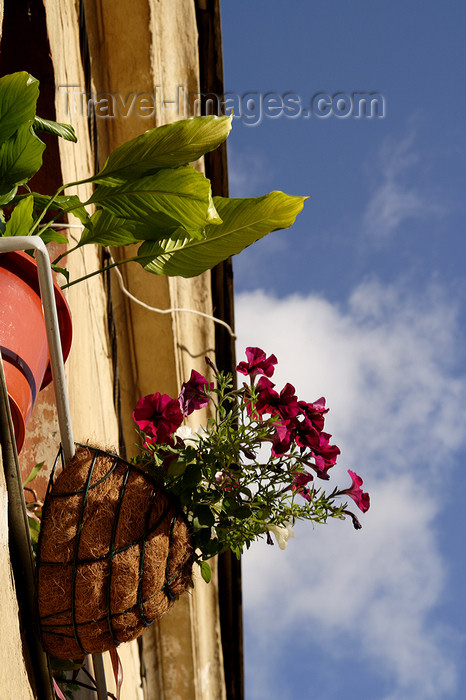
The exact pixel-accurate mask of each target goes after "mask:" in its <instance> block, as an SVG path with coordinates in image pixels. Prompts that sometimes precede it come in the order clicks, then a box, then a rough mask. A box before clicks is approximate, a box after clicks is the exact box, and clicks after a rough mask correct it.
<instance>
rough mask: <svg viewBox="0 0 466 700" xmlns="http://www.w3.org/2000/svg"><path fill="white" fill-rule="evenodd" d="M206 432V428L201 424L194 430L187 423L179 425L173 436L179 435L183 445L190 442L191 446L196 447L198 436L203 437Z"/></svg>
mask: <svg viewBox="0 0 466 700" xmlns="http://www.w3.org/2000/svg"><path fill="white" fill-rule="evenodd" d="M207 434H208V433H207V430H206V429H205V428H204V427H203V426H202V425H200V426H199V428H196V430H195V431H194V432H193V431H192V430H191V428H190V427H189V426H188V425H180V427H179V428H178V429H177V430H176V432H175V437H179V438H180V439H181V440H183V442H184V443H185V445H189V444H191V445H192V446H193V447H196V446H197V444H198V442H199V438H201V437H205V436H206V435H207Z"/></svg>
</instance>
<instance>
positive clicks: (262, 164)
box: [228, 144, 274, 197]
mask: <svg viewBox="0 0 466 700" xmlns="http://www.w3.org/2000/svg"><path fill="white" fill-rule="evenodd" d="M273 170H274V167H273V164H272V163H271V162H270V161H269V159H268V158H267V156H265V155H264V154H262V153H260V152H259V151H257V150H256V151H255V150H253V149H248V150H247V151H241V152H240V151H238V150H237V149H235V148H234V147H233V146H231V144H228V179H229V183H230V197H257V196H260V195H262V194H266V192H268V191H269V189H270V188H269V185H270V181H271V175H272V174H273Z"/></svg>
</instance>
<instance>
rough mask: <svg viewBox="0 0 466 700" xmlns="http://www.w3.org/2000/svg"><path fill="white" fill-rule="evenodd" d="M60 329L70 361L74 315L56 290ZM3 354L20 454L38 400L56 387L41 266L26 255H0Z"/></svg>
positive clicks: (1, 347)
mask: <svg viewBox="0 0 466 700" xmlns="http://www.w3.org/2000/svg"><path fill="white" fill-rule="evenodd" d="M54 286H55V301H56V304H57V314H58V325H59V329H60V336H61V342H62V350H63V358H64V359H65V360H66V358H67V357H68V353H69V351H70V348H71V335H72V333H71V315H70V311H69V308H68V304H67V303H66V300H65V297H64V296H63V293H62V291H61V289H60V287H59V286H58V285H57V284H55V285H54ZM0 300H1V302H0V351H1V353H2V359H3V366H4V370H5V379H6V385H7V389H8V398H9V400H10V407H11V415H12V419H13V427H14V431H15V438H16V446H17V449H18V452H20V450H21V447H22V445H23V442H24V434H25V426H26V423H27V420H28V418H29V416H30V415H31V411H32V408H33V406H34V402H35V400H36V396H37V394H38V393H39V390H40V389H43V388H44V387H45V386H47V384H49V383H50V382H51V381H52V373H51V370H50V364H49V352H48V345H47V333H46V329H45V321H44V314H43V312H42V302H41V298H40V290H39V278H38V272H37V265H36V263H35V261H34V259H33V258H31V256H30V255H27V254H26V253H22V252H17V251H15V252H10V253H1V254H0Z"/></svg>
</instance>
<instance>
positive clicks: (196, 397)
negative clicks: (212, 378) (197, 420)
mask: <svg viewBox="0 0 466 700" xmlns="http://www.w3.org/2000/svg"><path fill="white" fill-rule="evenodd" d="M213 388H214V384H213V382H210V383H209V382H208V381H207V379H206V378H205V377H203V376H202V374H199V372H196V370H195V369H193V370H191V377H190V379H189V381H187V382H183V386H182V387H181V392H180V395H179V398H178V401H179V402H180V407H181V410H182V411H183V413H184V415H185V416H189V415H190V414H191V413H192V412H193V411H197V410H198V409H199V408H204V407H205V406H207V404H208V403H209V401H210V398H209V397H208V396H207V394H206V393H205V390H206V389H213Z"/></svg>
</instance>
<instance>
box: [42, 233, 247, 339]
mask: <svg viewBox="0 0 466 700" xmlns="http://www.w3.org/2000/svg"><path fill="white" fill-rule="evenodd" d="M46 226H47V225H45V226H44V227H46ZM48 227H49V228H50V227H53V228H84V226H83V224H48ZM105 250H106V251H107V253H108V255H109V258H110V262H111V263H112V265H113V264H114V263H115V260H114V259H113V257H112V254H111V253H110V250H109V248H105ZM112 269H113V270H114V271H115V272H116V274H117V276H118V281H119V283H120V288H121V291H122V292H123V294H125V295H126V296H127V297H128V298H129V299H131V301H134V303H135V304H139V306H142V307H143V308H144V309H147V311H153V312H154V313H157V314H171V313H174V312H177V311H181V312H183V313H188V314H197V316H202V317H203V318H208V319H209V320H210V321H213V322H214V323H218V324H219V325H220V326H223V327H224V328H226V329H227V331H228V333H229V334H230V335H231V337H232V338H233V340H236V337H237V336H236V335H235V332H234V331H233V329H232V327H231V326H230V325H228V323H226V322H225V321H222V320H221V319H220V318H217V317H216V316H212V315H211V314H206V313H204V312H203V311H197V310H196V309H183V308H178V307H175V308H171V309H158V308H156V307H155V306H149V304H146V303H145V302H143V301H141V300H140V299H138V298H137V297H135V296H134V294H131V292H130V291H129V290H128V289H126V287H125V283H124V280H123V275H122V274H121V272H120V270H119V269H118V268H117V267H114V268H112Z"/></svg>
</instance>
